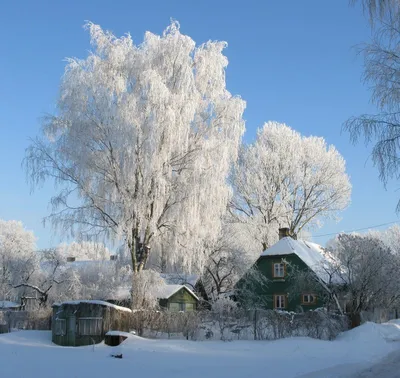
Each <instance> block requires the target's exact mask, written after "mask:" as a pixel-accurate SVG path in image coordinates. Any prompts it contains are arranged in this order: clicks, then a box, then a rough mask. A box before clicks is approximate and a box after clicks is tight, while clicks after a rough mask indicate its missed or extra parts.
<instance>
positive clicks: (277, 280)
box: [235, 228, 333, 312]
mask: <svg viewBox="0 0 400 378" xmlns="http://www.w3.org/2000/svg"><path fill="white" fill-rule="evenodd" d="M288 231H289V230H288V229H286V228H284V229H280V230H279V235H280V240H279V241H278V242H277V243H276V244H274V245H272V246H271V247H270V248H268V249H266V250H265V251H264V252H263V253H262V254H261V255H260V257H259V258H258V260H257V261H256V262H255V265H254V266H253V269H255V270H256V271H257V273H261V276H262V277H263V279H264V280H263V281H264V284H261V283H259V281H258V280H255V279H254V276H253V275H251V274H246V275H244V277H242V278H241V279H240V280H239V282H238V283H237V284H236V291H235V292H236V295H235V296H236V298H237V300H238V301H239V303H241V304H242V305H243V306H244V307H246V306H249V303H250V302H252V305H253V306H254V299H256V300H257V304H256V305H257V306H258V307H263V308H266V309H275V310H285V311H295V312H302V311H308V310H313V309H316V308H318V307H322V306H323V305H324V303H325V299H326V296H327V295H328V291H329V289H328V287H329V285H331V283H332V278H333V277H332V275H329V274H328V273H327V272H329V269H327V268H328V267H329V266H330V265H331V264H332V261H331V259H332V257H331V256H329V255H328V254H327V253H326V252H325V251H324V249H323V248H322V247H321V246H319V245H318V244H315V243H310V242H307V241H303V240H295V239H293V238H292V237H290V236H288ZM299 272H300V274H302V276H303V277H305V278H304V279H303V282H302V284H301V287H300V286H296V280H294V279H293V278H294V277H295V274H296V273H297V276H296V277H299V276H300V274H299ZM305 273H306V274H305ZM250 297H251V298H250Z"/></svg>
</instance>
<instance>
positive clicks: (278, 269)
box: [274, 262, 286, 278]
mask: <svg viewBox="0 0 400 378" xmlns="http://www.w3.org/2000/svg"><path fill="white" fill-rule="evenodd" d="M285 270H286V266H285V263H283V262H276V263H274V278H285Z"/></svg>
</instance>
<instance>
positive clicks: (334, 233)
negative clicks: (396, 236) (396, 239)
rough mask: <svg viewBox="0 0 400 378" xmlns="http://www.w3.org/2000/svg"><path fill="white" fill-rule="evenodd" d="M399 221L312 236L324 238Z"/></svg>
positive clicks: (313, 236)
mask: <svg viewBox="0 0 400 378" xmlns="http://www.w3.org/2000/svg"><path fill="white" fill-rule="evenodd" d="M398 222H399V221H394V222H388V223H382V224H376V225H374V226H368V227H363V228H357V229H354V230H348V231H340V232H333V233H331V234H323V235H312V238H322V237H323V236H332V235H339V234H349V233H350V232H356V231H363V230H369V229H370V228H376V227H382V226H388V225H389V224H394V223H398Z"/></svg>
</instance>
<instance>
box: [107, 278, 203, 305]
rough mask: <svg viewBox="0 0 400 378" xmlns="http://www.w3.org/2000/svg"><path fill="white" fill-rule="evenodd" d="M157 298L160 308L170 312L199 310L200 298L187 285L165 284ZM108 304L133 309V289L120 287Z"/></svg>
mask: <svg viewBox="0 0 400 378" xmlns="http://www.w3.org/2000/svg"><path fill="white" fill-rule="evenodd" d="M156 290H157V292H155V296H156V297H157V298H158V303H159V306H160V307H161V308H162V309H168V310H170V311H194V310H197V309H198V306H199V297H198V296H197V295H196V294H195V293H194V292H193V291H192V290H191V289H190V288H189V287H187V286H186V285H177V284H170V285H169V284H165V285H162V286H161V287H160V288H158V289H156ZM107 302H110V303H115V304H119V305H121V304H123V305H124V306H126V307H131V305H132V298H131V288H130V287H119V288H118V289H117V290H116V292H115V295H114V296H113V298H112V299H108V300H107Z"/></svg>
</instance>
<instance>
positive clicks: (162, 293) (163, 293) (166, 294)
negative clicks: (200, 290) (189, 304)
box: [156, 285, 199, 300]
mask: <svg viewBox="0 0 400 378" xmlns="http://www.w3.org/2000/svg"><path fill="white" fill-rule="evenodd" d="M182 288H184V289H186V290H187V291H188V292H189V293H190V294H192V295H193V297H195V298H196V299H197V300H199V298H198V296H197V295H196V294H195V293H193V291H192V290H190V289H189V288H188V287H187V286H185V285H163V286H161V287H160V288H159V289H158V290H157V291H158V292H157V293H156V296H157V298H159V299H168V298H170V297H172V296H173V295H174V294H175V293H177V292H178V291H179V290H181V289H182Z"/></svg>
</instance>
